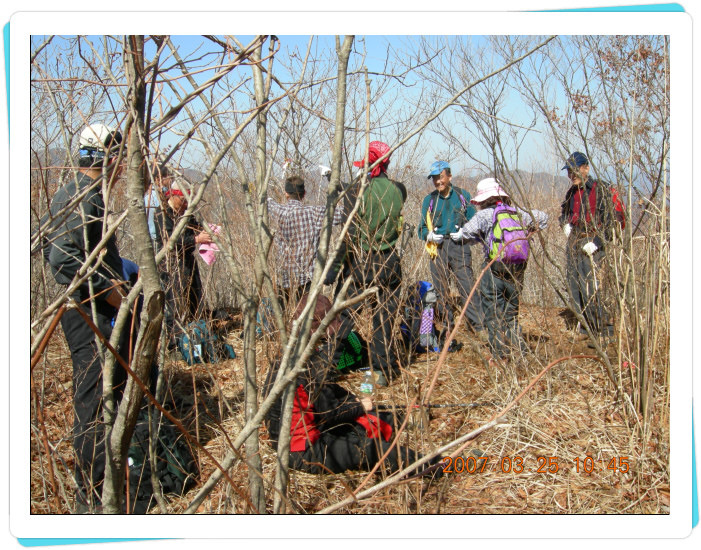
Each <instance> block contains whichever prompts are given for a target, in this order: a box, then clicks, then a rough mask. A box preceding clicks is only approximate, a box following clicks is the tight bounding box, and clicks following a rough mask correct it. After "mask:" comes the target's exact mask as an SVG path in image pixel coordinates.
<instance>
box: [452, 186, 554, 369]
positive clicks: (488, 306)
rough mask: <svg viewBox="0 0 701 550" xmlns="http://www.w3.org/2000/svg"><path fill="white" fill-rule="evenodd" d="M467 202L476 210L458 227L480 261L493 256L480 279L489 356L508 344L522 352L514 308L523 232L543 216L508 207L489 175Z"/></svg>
mask: <svg viewBox="0 0 701 550" xmlns="http://www.w3.org/2000/svg"><path fill="white" fill-rule="evenodd" d="M472 202H473V204H475V205H477V208H478V209H479V211H478V212H477V214H476V215H475V216H474V217H473V218H472V219H471V220H470V221H468V222H467V223H466V224H465V225H464V226H463V227H462V228H461V230H460V231H461V232H462V236H463V238H465V239H471V240H473V241H479V242H481V243H482V245H483V246H484V252H485V263H487V264H488V263H489V262H490V261H491V260H492V259H494V258H495V257H496V258H497V260H496V261H495V262H494V263H493V264H491V266H490V268H489V269H488V270H487V272H486V273H485V274H484V276H483V277H482V280H481V282H480V288H481V292H482V307H483V308H484V314H485V319H486V324H487V331H488V333H489V345H490V348H491V350H492V354H493V356H494V358H495V359H501V358H503V357H504V355H505V353H506V352H507V351H508V350H509V348H511V349H513V350H514V351H517V352H518V353H519V355H521V356H523V354H524V353H525V352H526V351H527V346H526V343H525V342H524V340H523V337H522V335H521V328H520V326H519V324H518V310H519V297H520V294H521V290H522V288H523V277H524V273H525V271H526V262H527V261H528V252H529V245H528V239H527V236H528V230H529V229H534V226H535V225H536V224H537V226H538V229H545V228H546V227H547V225H548V215H547V214H546V213H545V212H541V211H539V210H531V213H529V212H526V211H525V210H522V209H521V208H514V207H512V206H511V200H510V198H509V196H508V194H507V193H506V191H504V189H503V188H502V186H501V184H500V183H499V182H498V181H497V180H496V179H494V178H486V179H483V180H482V181H480V182H479V183H478V184H477V195H476V196H475V197H474V198H473V199H472ZM531 214H532V215H531Z"/></svg>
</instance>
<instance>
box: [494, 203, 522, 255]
mask: <svg viewBox="0 0 701 550" xmlns="http://www.w3.org/2000/svg"><path fill="white" fill-rule="evenodd" d="M529 252H530V245H529V243H528V231H527V230H526V228H525V227H523V222H522V221H521V217H520V216H519V215H518V212H516V209H515V208H512V207H510V206H507V205H505V204H499V205H498V206H497V207H496V208H495V209H494V214H493V218H492V231H491V233H490V234H489V242H488V243H487V253H488V255H489V259H490V260H493V259H494V258H497V261H499V262H503V263H507V264H522V263H525V262H526V261H528V253H529Z"/></svg>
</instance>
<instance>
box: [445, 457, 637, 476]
mask: <svg viewBox="0 0 701 550" xmlns="http://www.w3.org/2000/svg"><path fill="white" fill-rule="evenodd" d="M535 459H536V462H537V464H535V465H533V467H530V464H529V463H528V460H527V459H526V458H524V457H522V456H504V457H501V458H499V457H493V456H468V457H462V456H458V457H455V458H453V457H450V456H446V457H444V458H443V459H442V462H443V473H446V474H462V473H466V474H479V473H483V472H485V471H488V470H487V468H488V467H489V471H496V472H502V473H504V474H508V473H515V474H520V473H522V472H535V473H541V474H547V473H550V474H555V473H557V472H559V471H560V466H561V464H562V465H565V464H566V465H568V466H569V469H571V470H574V472H575V473H578V474H579V473H584V474H591V473H593V472H594V471H611V472H614V473H621V474H625V473H628V472H629V471H630V463H629V462H628V460H629V458H628V457H627V456H614V457H611V458H608V459H600V460H595V459H594V458H593V457H591V456H585V457H584V458H580V457H576V458H574V459H563V458H560V457H557V456H536V457H535ZM531 460H532V459H531Z"/></svg>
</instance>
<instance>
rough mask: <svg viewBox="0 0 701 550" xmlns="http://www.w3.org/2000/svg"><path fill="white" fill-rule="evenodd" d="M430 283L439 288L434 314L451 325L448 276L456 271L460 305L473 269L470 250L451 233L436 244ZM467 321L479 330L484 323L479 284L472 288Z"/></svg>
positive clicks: (468, 285) (471, 279) (471, 278)
mask: <svg viewBox="0 0 701 550" xmlns="http://www.w3.org/2000/svg"><path fill="white" fill-rule="evenodd" d="M430 266H431V277H432V278H433V286H434V287H436V291H437V292H438V303H437V304H436V316H437V318H438V319H440V320H442V321H443V323H444V324H446V323H449V324H450V326H453V325H454V320H453V310H452V308H451V307H450V305H449V303H448V297H449V296H450V276H451V274H452V275H455V280H456V282H457V287H458V291H459V292H460V299H461V301H460V307H461V308H462V307H463V306H464V305H465V302H466V301H467V297H468V296H469V295H470V291H471V290H472V287H473V286H474V284H475V277H474V274H473V272H472V250H471V249H470V245H469V244H466V243H465V244H464V243H456V242H454V241H453V240H452V239H451V238H450V237H446V238H445V239H444V240H443V242H442V243H441V244H440V245H438V256H436V259H435V260H433V261H432V262H431V264H430ZM465 317H466V318H467V323H468V325H470V327H472V328H473V329H474V330H476V331H477V330H482V329H483V328H484V326H485V324H484V312H483V311H482V300H481V296H480V289H479V287H478V288H477V289H476V290H475V294H474V296H472V299H471V300H470V304H469V305H468V306H467V311H466V312H465Z"/></svg>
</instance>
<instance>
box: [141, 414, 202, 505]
mask: <svg viewBox="0 0 701 550" xmlns="http://www.w3.org/2000/svg"><path fill="white" fill-rule="evenodd" d="M154 414H157V413H156V412H155V411H154ZM155 443H156V445H155V447H156V476H157V477H158V481H159V482H160V484H161V488H162V490H163V494H164V495H167V494H175V495H178V496H181V495H183V494H184V493H186V492H187V491H188V490H189V489H190V488H192V486H193V485H195V483H196V480H197V478H198V477H199V474H200V472H199V468H198V467H197V462H196V461H195V457H194V456H193V454H192V451H191V450H190V446H189V445H188V443H187V440H186V438H185V436H184V435H183V434H182V433H180V431H179V430H178V429H177V428H176V427H175V426H174V425H173V423H172V422H171V421H170V420H168V419H167V418H166V417H165V416H161V418H160V420H159V422H158V436H157V438H156V442H155ZM127 457H128V458H127V461H128V465H129V466H128V467H129V497H130V498H129V507H130V511H131V513H133V514H145V513H146V512H148V510H149V508H150V507H151V506H152V505H153V504H155V502H156V499H155V497H154V496H153V486H152V485H151V460H150V458H149V421H148V412H147V409H146V408H143V409H142V410H141V411H140V412H139V418H138V420H137V421H136V427H135V428H134V435H132V438H131V444H130V445H129V451H128V454H127Z"/></svg>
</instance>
